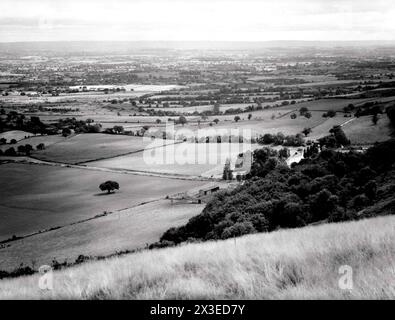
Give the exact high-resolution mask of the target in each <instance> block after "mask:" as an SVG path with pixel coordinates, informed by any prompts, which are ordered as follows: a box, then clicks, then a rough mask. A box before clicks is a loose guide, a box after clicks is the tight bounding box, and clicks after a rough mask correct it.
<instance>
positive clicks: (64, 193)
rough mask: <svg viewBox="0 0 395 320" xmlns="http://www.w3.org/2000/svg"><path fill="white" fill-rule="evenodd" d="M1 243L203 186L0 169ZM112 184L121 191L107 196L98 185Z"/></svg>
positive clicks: (58, 170)
mask: <svg viewBox="0 0 395 320" xmlns="http://www.w3.org/2000/svg"><path fill="white" fill-rule="evenodd" d="M0 176H1V177H2V180H3V181H6V182H7V183H2V184H1V185H0V194H1V198H0V218H1V221H2V223H1V224H0V240H4V239H8V238H10V237H11V236H12V235H14V234H15V235H18V236H19V235H25V234H30V233H33V232H36V231H39V230H44V229H48V228H51V227H56V226H62V225H65V224H68V223H72V222H75V221H78V220H81V219H85V218H90V217H93V216H95V215H97V214H102V213H103V212H104V211H114V210H118V209H122V208H128V207H131V206H134V205H136V204H139V203H142V202H144V201H150V200H154V199H158V198H161V197H165V196H166V195H170V194H174V193H177V192H182V191H186V190H189V189H191V188H195V187H198V186H201V185H203V184H204V182H202V181H188V180H179V179H167V178H160V177H150V176H139V175H133V174H124V173H112V172H104V171H103V172H102V171H98V170H87V169H75V168H65V167H59V166H45V165H29V164H2V165H0ZM106 180H115V181H117V182H119V184H120V190H119V191H117V192H116V193H114V194H110V195H107V194H105V193H103V192H101V191H100V190H99V187H98V186H99V184H100V183H102V182H104V181H106Z"/></svg>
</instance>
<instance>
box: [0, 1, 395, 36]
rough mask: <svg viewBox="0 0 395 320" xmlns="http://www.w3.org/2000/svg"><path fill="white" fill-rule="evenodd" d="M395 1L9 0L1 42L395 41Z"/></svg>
mask: <svg viewBox="0 0 395 320" xmlns="http://www.w3.org/2000/svg"><path fill="white" fill-rule="evenodd" d="M392 3H393V0H375V1H371V0H359V1H356V0H331V1H328V0H298V1H294V0H244V1H242V0H239V1H236V0H233V1H225V0H199V1H198V0H183V1H181V0H144V1H142V0H134V1H133V0H132V1H130V0H112V1H108V0H107V1H104V0H95V1H93V0H85V1H80V0H78V1H77V0H39V1H38V0H29V1H27V0H12V1H11V0H2V1H1V2H0V26H1V28H0V41H23V40H24V39H28V40H32V39H33V40H34V39H37V40H43V39H45V40H52V39H53V40H257V41H259V40H273V39H280V40H281V39H283V40H285V39H297V38H298V37H299V40H352V39H366V40H368V39H373V40H374V39H387V40H394V37H395V36H394V35H395V27H394V26H393V23H392V20H393V16H394V14H395V8H394V5H393V4H392ZM48 30H51V32H49V31H48ZM99 38H100V39H99Z"/></svg>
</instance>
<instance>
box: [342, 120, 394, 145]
mask: <svg viewBox="0 0 395 320" xmlns="http://www.w3.org/2000/svg"><path fill="white" fill-rule="evenodd" d="M343 131H344V133H345V134H346V135H347V137H348V138H349V139H350V141H351V143H352V144H373V143H375V142H376V141H377V142H381V141H385V140H388V139H390V137H391V136H390V135H391V133H393V132H394V129H393V127H391V125H390V121H389V119H388V117H387V116H386V115H385V114H383V115H380V116H379V121H378V122H377V125H374V124H373V122H372V116H363V117H359V118H355V119H354V120H353V121H350V122H349V123H347V124H346V125H344V126H343Z"/></svg>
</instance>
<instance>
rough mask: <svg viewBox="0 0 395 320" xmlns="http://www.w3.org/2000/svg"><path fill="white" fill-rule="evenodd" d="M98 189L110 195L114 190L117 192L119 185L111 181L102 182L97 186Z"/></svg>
mask: <svg viewBox="0 0 395 320" xmlns="http://www.w3.org/2000/svg"><path fill="white" fill-rule="evenodd" d="M99 189H100V190H101V191H107V193H109V194H110V193H111V192H112V191H114V190H119V183H118V182H116V181H111V180H108V181H106V182H103V183H101V184H100V185H99Z"/></svg>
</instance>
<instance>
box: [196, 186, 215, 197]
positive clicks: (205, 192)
mask: <svg viewBox="0 0 395 320" xmlns="http://www.w3.org/2000/svg"><path fill="white" fill-rule="evenodd" d="M218 190H219V186H210V187H206V188H203V189H200V190H199V196H206V195H208V194H212V193H214V192H216V191H218Z"/></svg>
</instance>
